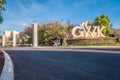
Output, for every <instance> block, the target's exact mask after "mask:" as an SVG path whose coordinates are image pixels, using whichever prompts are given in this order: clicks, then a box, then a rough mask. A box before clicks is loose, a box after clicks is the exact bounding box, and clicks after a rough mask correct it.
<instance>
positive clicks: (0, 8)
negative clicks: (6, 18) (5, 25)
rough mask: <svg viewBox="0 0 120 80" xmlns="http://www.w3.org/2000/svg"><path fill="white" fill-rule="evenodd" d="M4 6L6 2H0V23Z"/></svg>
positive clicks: (0, 0) (1, 0)
mask: <svg viewBox="0 0 120 80" xmlns="http://www.w3.org/2000/svg"><path fill="white" fill-rule="evenodd" d="M4 4H6V0H0V23H1V22H2V21H3V18H2V11H4V10H5V7H4Z"/></svg>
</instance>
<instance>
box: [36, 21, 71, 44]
mask: <svg viewBox="0 0 120 80" xmlns="http://www.w3.org/2000/svg"><path fill="white" fill-rule="evenodd" d="M70 27H71V25H70V24H69V25H64V24H62V23H61V22H49V23H46V24H43V25H41V26H40V27H39V29H38V39H39V42H41V43H42V42H44V43H46V42H48V43H52V42H53V41H54V40H55V39H60V37H63V38H65V37H68V36H69V33H71V30H70ZM71 29H72V28H71Z"/></svg>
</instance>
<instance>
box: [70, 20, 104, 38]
mask: <svg viewBox="0 0 120 80" xmlns="http://www.w3.org/2000/svg"><path fill="white" fill-rule="evenodd" d="M87 24H88V21H86V22H83V23H82V24H81V25H80V26H76V27H74V28H73V29H72V35H73V38H81V37H82V38H98V37H105V36H104V35H103V33H102V30H103V29H104V28H105V27H104V26H103V27H101V28H100V27H99V26H93V27H92V26H88V25H87Z"/></svg>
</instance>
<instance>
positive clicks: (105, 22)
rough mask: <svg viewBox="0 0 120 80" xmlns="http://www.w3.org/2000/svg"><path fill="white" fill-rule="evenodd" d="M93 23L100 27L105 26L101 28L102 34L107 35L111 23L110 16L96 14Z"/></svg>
mask: <svg viewBox="0 0 120 80" xmlns="http://www.w3.org/2000/svg"><path fill="white" fill-rule="evenodd" d="M94 25H96V26H100V27H103V26H104V27H105V29H104V30H103V34H104V35H106V36H109V35H110V33H111V23H110V18H109V17H108V16H107V15H105V14H104V15H102V16H97V17H96V18H95V21H94Z"/></svg>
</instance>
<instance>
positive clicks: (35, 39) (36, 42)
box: [33, 21, 38, 47]
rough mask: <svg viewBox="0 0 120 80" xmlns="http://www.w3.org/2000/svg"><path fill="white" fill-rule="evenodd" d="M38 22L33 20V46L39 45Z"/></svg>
mask: <svg viewBox="0 0 120 80" xmlns="http://www.w3.org/2000/svg"><path fill="white" fill-rule="evenodd" d="M37 27H38V24H37V23H36V22H35V21H34V22H33V47H37V46H38V31H37Z"/></svg>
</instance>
